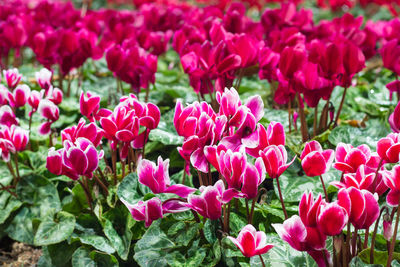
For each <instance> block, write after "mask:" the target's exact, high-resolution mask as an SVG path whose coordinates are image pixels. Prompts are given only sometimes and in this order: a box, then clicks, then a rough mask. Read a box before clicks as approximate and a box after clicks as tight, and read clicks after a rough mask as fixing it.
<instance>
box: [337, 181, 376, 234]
mask: <svg viewBox="0 0 400 267" xmlns="http://www.w3.org/2000/svg"><path fill="white" fill-rule="evenodd" d="M337 203H338V204H339V205H340V206H341V207H343V208H344V209H345V210H346V211H347V214H348V215H349V221H350V222H351V223H352V224H353V225H354V227H356V228H357V229H368V228H369V227H370V226H371V225H372V224H373V223H374V222H375V220H376V219H377V218H378V216H379V204H378V201H377V200H376V199H375V197H374V195H373V194H372V193H371V192H369V191H367V190H360V189H357V188H355V187H350V188H348V189H344V188H342V189H340V190H339V193H338V200H337Z"/></svg>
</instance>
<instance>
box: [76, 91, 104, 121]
mask: <svg viewBox="0 0 400 267" xmlns="http://www.w3.org/2000/svg"><path fill="white" fill-rule="evenodd" d="M79 107H80V111H81V114H82V115H83V116H85V117H86V118H88V119H89V120H90V121H92V122H93V121H94V116H95V115H96V114H97V112H98V111H99V108H100V96H97V95H95V94H93V93H91V92H87V93H86V94H85V93H84V92H82V93H81V96H80V98H79Z"/></svg>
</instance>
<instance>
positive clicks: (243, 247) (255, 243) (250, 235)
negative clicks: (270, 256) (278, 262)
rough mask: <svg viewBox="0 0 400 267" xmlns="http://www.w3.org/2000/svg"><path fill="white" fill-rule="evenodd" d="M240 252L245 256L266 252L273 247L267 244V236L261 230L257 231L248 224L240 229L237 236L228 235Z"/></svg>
mask: <svg viewBox="0 0 400 267" xmlns="http://www.w3.org/2000/svg"><path fill="white" fill-rule="evenodd" d="M228 239H229V240H231V241H232V242H233V243H234V244H235V245H236V246H237V247H238V249H240V251H241V252H242V254H243V256H245V257H249V258H250V257H253V256H256V255H262V254H264V253H267V252H268V251H269V250H270V249H271V248H273V247H274V245H272V244H267V243H266V240H267V236H266V234H265V233H264V232H262V231H257V230H256V229H255V228H254V226H253V225H251V224H248V225H246V226H245V227H243V228H242V230H240V233H239V235H238V237H237V238H234V237H232V236H228Z"/></svg>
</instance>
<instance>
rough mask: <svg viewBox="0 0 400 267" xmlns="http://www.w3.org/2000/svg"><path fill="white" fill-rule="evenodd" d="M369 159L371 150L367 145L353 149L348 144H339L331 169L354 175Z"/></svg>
mask: <svg viewBox="0 0 400 267" xmlns="http://www.w3.org/2000/svg"><path fill="white" fill-rule="evenodd" d="M370 158H371V150H370V148H369V147H368V146H367V145H360V146H358V147H353V146H352V145H350V144H344V143H339V144H338V145H337V147H336V162H335V163H334V164H333V167H334V168H335V169H337V170H339V171H342V172H345V173H347V172H351V173H354V172H356V171H357V169H358V167H359V166H360V165H363V164H367V162H368V161H369V160H370Z"/></svg>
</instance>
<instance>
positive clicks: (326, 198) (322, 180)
mask: <svg viewBox="0 0 400 267" xmlns="http://www.w3.org/2000/svg"><path fill="white" fill-rule="evenodd" d="M319 178H320V180H321V184H322V188H323V189H324V194H325V200H326V202H329V199H328V193H327V192H326V187H325V183H324V179H323V178H322V175H320V176H319Z"/></svg>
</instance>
